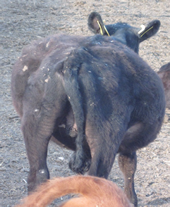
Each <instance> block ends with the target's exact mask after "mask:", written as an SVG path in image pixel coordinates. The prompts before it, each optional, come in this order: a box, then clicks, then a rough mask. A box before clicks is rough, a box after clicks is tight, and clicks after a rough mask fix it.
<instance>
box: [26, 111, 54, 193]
mask: <svg viewBox="0 0 170 207" xmlns="http://www.w3.org/2000/svg"><path fill="white" fill-rule="evenodd" d="M53 125H54V123H52V120H51V119H50V117H49V118H48V117H44V116H40V118H38V119H36V118H35V116H33V115H32V114H24V116H23V118H22V132H23V135H24V141H25V146H26V151H27V156H28V160H29V165H30V171H29V175H28V192H30V191H33V190H34V189H35V188H36V186H37V185H39V184H40V183H42V182H44V181H46V179H48V178H49V171H48V168H47V163H46V158H47V148H48V143H49V140H50V137H51V134H52V130H53Z"/></svg>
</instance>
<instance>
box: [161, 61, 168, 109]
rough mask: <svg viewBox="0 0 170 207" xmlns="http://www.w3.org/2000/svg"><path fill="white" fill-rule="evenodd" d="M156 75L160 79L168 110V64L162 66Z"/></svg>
mask: <svg viewBox="0 0 170 207" xmlns="http://www.w3.org/2000/svg"><path fill="white" fill-rule="evenodd" d="M158 75H159V77H160V78H161V80H162V82H163V86H164V91H165V99H166V107H167V108H168V109H170V63H167V64H165V65H163V66H162V67H161V68H160V69H159V71H158Z"/></svg>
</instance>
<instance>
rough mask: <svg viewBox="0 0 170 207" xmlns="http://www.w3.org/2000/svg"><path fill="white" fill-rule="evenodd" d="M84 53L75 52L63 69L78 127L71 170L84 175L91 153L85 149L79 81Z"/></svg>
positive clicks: (70, 164)
mask: <svg viewBox="0 0 170 207" xmlns="http://www.w3.org/2000/svg"><path fill="white" fill-rule="evenodd" d="M83 52H84V51H83V50H81V49H80V50H76V51H73V52H72V54H70V56H69V57H68V59H67V60H66V61H65V62H64V67H63V77H64V87H65V91H66V94H67V96H68V99H69V102H70V104H71V107H72V110H73V114H74V118H75V123H76V126H77V137H76V152H75V153H74V154H73V157H72V158H71V160H70V163H69V166H70V168H71V170H73V171H74V172H76V173H84V170H85V168H88V167H89V166H88V167H87V166H86V165H87V163H88V162H87V160H88V158H89V152H88V153H87V151H86V152H85V147H86V149H88V145H87V142H86V139H85V114H84V109H83V100H82V94H81V92H80V83H79V80H78V79H79V71H80V69H81V66H82V63H83V60H84V57H83ZM88 150H89V149H88ZM86 170H88V169H86Z"/></svg>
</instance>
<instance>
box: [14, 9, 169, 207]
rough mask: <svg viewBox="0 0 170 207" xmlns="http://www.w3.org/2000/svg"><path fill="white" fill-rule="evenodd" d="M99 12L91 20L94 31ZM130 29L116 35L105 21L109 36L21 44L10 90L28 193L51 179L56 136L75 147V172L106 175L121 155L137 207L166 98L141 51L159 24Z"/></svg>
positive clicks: (119, 30) (57, 37)
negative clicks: (139, 169) (140, 178)
mask: <svg viewBox="0 0 170 207" xmlns="http://www.w3.org/2000/svg"><path fill="white" fill-rule="evenodd" d="M93 14H94V13H92V14H91V15H90V17H89V22H91V21H92V22H91V24H90V23H89V25H93V27H94V28H95V27H96V25H99V24H98V23H96V19H97V18H93V20H92V19H91V16H93ZM94 16H95V15H94ZM95 17H96V16H95ZM99 20H100V19H99ZM101 25H102V24H100V27H102V26H101ZM124 26H125V25H124V24H122V27H121V26H120V24H119V27H118V26H117V25H116V27H115V28H116V30H115V31H116V32H115V35H114V32H113V33H112V32H111V30H110V29H109V28H111V26H109V27H106V26H104V28H106V29H107V30H108V32H109V34H112V36H108V37H107V36H101V35H95V36H92V37H85V36H84V37H83V36H70V35H63V34H60V35H59V34H58V35H53V36H50V37H47V38H44V39H39V40H37V41H34V42H33V43H32V44H31V45H29V46H27V47H25V48H24V49H23V52H22V55H21V57H20V58H19V59H18V61H17V62H16V64H15V65H14V68H13V72H12V82H11V90H12V99H13V104H14V106H15V109H16V111H17V112H18V114H19V115H20V117H21V125H22V132H23V135H24V141H25V145H26V150H27V156H28V160H29V164H30V172H29V176H28V191H29V192H30V191H32V190H34V189H35V187H36V186H37V185H39V184H40V183H42V182H44V181H45V180H46V179H47V178H49V171H48V168H47V163H46V158H47V147H48V143H49V141H50V139H53V140H56V142H57V143H59V144H61V145H62V146H65V147H67V148H69V149H72V150H74V151H75V152H74V153H73V156H72V158H71V160H70V163H69V166H70V168H71V169H72V170H73V171H74V172H76V173H82V174H83V173H85V172H87V173H88V174H89V175H94V176H99V177H104V178H107V177H108V175H109V173H110V170H111V168H112V165H113V162H114V159H115V156H116V154H117V153H119V166H120V169H121V170H122V172H123V174H124V177H125V187H124V190H125V193H126V195H127V197H128V198H129V200H130V201H131V203H133V204H134V205H135V206H137V196H136V193H135V189H134V174H135V171H136V163H137V159H136V151H137V150H138V149H140V148H142V147H145V146H147V145H148V144H149V143H150V142H152V141H153V140H154V139H155V138H156V136H157V134H158V133H159V131H160V128H161V125H162V121H163V117H164V111H165V100H164V91H163V86H162V82H161V80H160V78H159V77H158V75H157V74H156V73H155V72H154V71H153V70H152V69H151V68H150V67H149V66H148V65H147V64H146V63H145V62H144V61H143V60H142V59H141V58H140V57H139V56H138V55H137V54H136V53H137V52H138V49H137V48H138V47H139V42H140V41H139V39H140V38H144V36H145V35H146V34H147V32H148V31H149V33H152V32H151V31H152V30H153V28H154V25H152V28H151V29H150V30H149V29H147V30H146V31H145V33H144V34H143V36H142V37H141V36H139V35H138V32H136V29H135V30H134V29H133V28H131V29H130V26H128V28H127V27H124ZM113 28H114V25H113ZM130 31H131V32H130ZM154 32H155V30H153V34H154ZM127 34H128V35H127ZM140 34H141V33H140ZM134 35H136V36H138V41H134V42H133V40H134V39H133V38H134ZM148 36H151V34H149V35H148ZM127 37H128V38H127ZM123 39H124V40H126V41H123ZM130 40H131V41H130ZM130 42H131V43H132V44H130ZM122 43H123V44H122ZM133 43H134V45H135V46H133V47H131V45H133ZM127 46H128V47H127ZM130 48H131V49H130ZM132 49H134V51H133V50H132ZM135 52H136V53H135Z"/></svg>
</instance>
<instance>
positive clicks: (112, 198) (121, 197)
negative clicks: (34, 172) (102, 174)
mask: <svg viewBox="0 0 170 207" xmlns="http://www.w3.org/2000/svg"><path fill="white" fill-rule="evenodd" d="M68 194H78V195H79V197H74V198H71V199H70V200H68V201H66V202H64V203H63V204H61V205H59V207H99V206H100V207H112V206H113V207H132V206H133V205H132V204H130V202H129V201H128V199H127V197H126V195H125V194H124V193H123V191H122V190H121V189H120V188H119V187H118V186H117V185H116V184H114V183H113V182H111V181H108V180H106V179H103V178H98V177H93V176H72V177H66V178H55V179H53V180H49V181H47V182H46V183H44V184H43V185H41V186H39V188H38V189H37V190H36V192H34V193H32V194H31V195H29V196H28V197H26V198H25V199H24V200H23V202H22V204H20V205H17V206H16V207H34V206H37V207H45V206H47V205H48V204H50V203H51V202H52V201H53V200H54V199H56V198H59V197H61V196H65V195H68Z"/></svg>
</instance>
